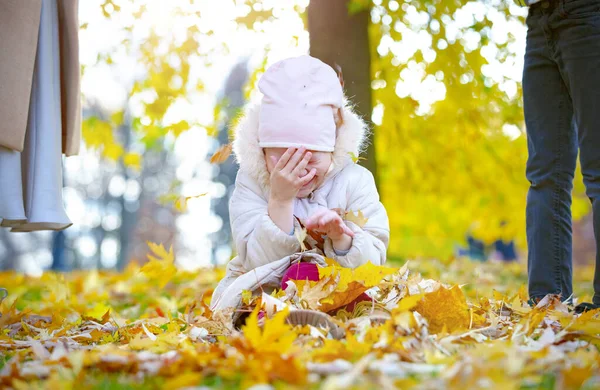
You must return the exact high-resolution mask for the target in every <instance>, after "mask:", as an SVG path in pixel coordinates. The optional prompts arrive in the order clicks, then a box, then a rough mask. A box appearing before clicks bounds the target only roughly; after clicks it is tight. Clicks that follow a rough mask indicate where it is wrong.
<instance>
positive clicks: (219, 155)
mask: <svg viewBox="0 0 600 390" xmlns="http://www.w3.org/2000/svg"><path fill="white" fill-rule="evenodd" d="M232 148H233V145H232V144H230V143H229V144H227V145H222V146H221V147H219V149H217V151H216V152H215V154H213V155H212V157H211V158H210V163H211V164H223V163H224V162H225V161H227V159H228V158H229V156H230V155H231V151H232Z"/></svg>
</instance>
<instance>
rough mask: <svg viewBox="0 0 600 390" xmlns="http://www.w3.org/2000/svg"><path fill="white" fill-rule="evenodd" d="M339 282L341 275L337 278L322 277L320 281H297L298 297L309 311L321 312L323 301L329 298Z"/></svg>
mask: <svg viewBox="0 0 600 390" xmlns="http://www.w3.org/2000/svg"><path fill="white" fill-rule="evenodd" d="M338 282H339V275H337V277H336V278H333V277H329V276H327V277H322V278H320V279H319V280H318V281H316V282H314V281H309V280H295V281H294V283H295V284H296V288H297V289H298V295H299V296H300V298H301V299H302V301H303V302H304V303H305V304H306V305H307V306H308V308H309V309H313V310H321V299H324V298H326V297H328V296H329V295H330V294H331V293H332V292H333V291H334V290H335V289H336V286H337V284H338Z"/></svg>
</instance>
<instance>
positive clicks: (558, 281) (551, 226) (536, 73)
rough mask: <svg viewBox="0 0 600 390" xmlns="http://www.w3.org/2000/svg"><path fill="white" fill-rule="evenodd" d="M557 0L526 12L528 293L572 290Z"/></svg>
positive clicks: (568, 140)
mask: <svg viewBox="0 0 600 390" xmlns="http://www.w3.org/2000/svg"><path fill="white" fill-rule="evenodd" d="M553 7H557V4H555V3H545V4H536V5H534V6H532V7H531V9H530V12H529V16H528V17H527V25H528V32H527V47H526V52H525V67H524V72H523V101H524V109H525V123H526V125H527V145H528V150H529V157H528V160H527V179H528V180H529V182H530V188H529V192H528V194H527V211H526V213H527V215H526V220H527V244H528V275H529V295H530V298H531V299H532V300H537V299H541V298H542V297H544V296H545V295H546V294H559V295H561V297H562V299H563V300H566V299H568V298H570V297H571V295H572V259H571V257H572V230H571V190H572V187H573V177H574V172H575V166H576V159H577V141H576V135H575V131H574V129H573V126H572V118H573V107H572V103H571V99H570V96H569V93H568V90H567V87H566V85H565V83H564V80H563V78H562V75H561V73H560V69H559V67H558V64H557V62H556V59H555V45H554V44H553V36H552V33H551V31H550V29H549V27H548V20H549V17H550V16H551V15H552V13H553V12H554V11H555V10H554V9H553Z"/></svg>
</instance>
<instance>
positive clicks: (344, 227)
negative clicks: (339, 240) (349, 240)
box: [337, 218, 354, 237]
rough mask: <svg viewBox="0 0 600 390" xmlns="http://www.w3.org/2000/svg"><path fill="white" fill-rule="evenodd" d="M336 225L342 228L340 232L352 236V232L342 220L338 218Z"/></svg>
mask: <svg viewBox="0 0 600 390" xmlns="http://www.w3.org/2000/svg"><path fill="white" fill-rule="evenodd" d="M337 223H338V226H339V228H340V229H341V230H342V233H345V234H347V235H349V236H350V237H354V232H353V231H352V230H351V229H350V228H349V227H348V225H346V224H345V223H344V221H343V220H342V219H341V218H340V219H339V220H338V221H337Z"/></svg>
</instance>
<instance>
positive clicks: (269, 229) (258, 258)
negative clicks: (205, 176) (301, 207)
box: [229, 172, 300, 272]
mask: <svg viewBox="0 0 600 390" xmlns="http://www.w3.org/2000/svg"><path fill="white" fill-rule="evenodd" d="M267 206H268V203H267V200H266V199H265V198H264V196H263V195H262V192H261V190H260V188H259V187H258V185H257V184H256V183H254V182H253V181H252V180H251V179H249V178H247V177H246V176H245V174H243V173H241V172H240V173H239V174H238V178H237V180H236V185H235V190H234V191H233V195H232V197H231V201H230V204H229V212H230V216H231V227H232V230H233V238H234V241H235V245H236V250H237V252H238V256H239V258H240V260H241V263H242V265H243V267H244V269H245V271H246V272H247V271H250V270H252V269H255V268H257V267H260V266H262V265H265V264H268V263H271V262H273V261H277V260H279V259H281V258H283V257H286V256H289V255H291V254H294V253H296V252H299V251H300V243H299V242H298V240H297V239H296V237H295V235H294V234H290V232H284V231H282V230H281V229H280V228H279V227H278V226H277V225H275V223H274V222H273V221H272V220H271V217H269V214H268V210H267ZM294 224H295V226H294V229H297V228H298V226H297V222H296V221H294Z"/></svg>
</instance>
